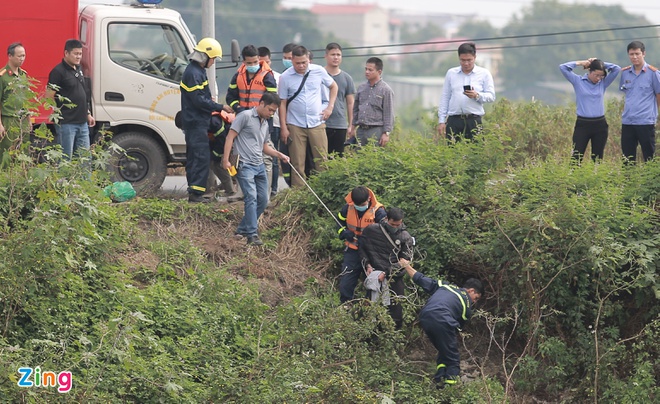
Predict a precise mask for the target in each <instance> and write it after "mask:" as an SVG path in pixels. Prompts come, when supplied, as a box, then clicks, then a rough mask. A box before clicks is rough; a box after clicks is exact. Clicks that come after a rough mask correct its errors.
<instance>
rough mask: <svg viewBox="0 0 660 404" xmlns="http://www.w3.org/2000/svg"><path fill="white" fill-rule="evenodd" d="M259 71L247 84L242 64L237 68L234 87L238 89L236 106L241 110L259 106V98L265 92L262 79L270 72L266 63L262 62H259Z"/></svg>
mask: <svg viewBox="0 0 660 404" xmlns="http://www.w3.org/2000/svg"><path fill="white" fill-rule="evenodd" d="M259 64H260V65H261V69H260V70H259V71H258V72H257V73H256V74H255V75H254V77H252V81H250V83H249V84H248V79H247V75H248V72H247V69H246V68H245V65H244V64H242V65H241V67H239V68H238V77H236V86H237V87H238V105H240V106H241V107H243V108H252V107H256V106H257V105H259V101H260V100H261V96H262V95H264V93H265V92H266V91H267V89H266V85H265V84H264V77H266V75H267V74H268V73H270V72H272V70H271V68H270V66H269V65H268V63H266V62H264V61H263V60H261V61H259Z"/></svg>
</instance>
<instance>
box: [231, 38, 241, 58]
mask: <svg viewBox="0 0 660 404" xmlns="http://www.w3.org/2000/svg"><path fill="white" fill-rule="evenodd" d="M231 61H232V63H239V62H240V61H241V48H240V46H239V45H238V40H236V39H232V40H231Z"/></svg>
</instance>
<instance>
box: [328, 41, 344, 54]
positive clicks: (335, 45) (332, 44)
mask: <svg viewBox="0 0 660 404" xmlns="http://www.w3.org/2000/svg"><path fill="white" fill-rule="evenodd" d="M333 49H339V50H341V45H339V44H338V43H337V42H330V43H329V44H327V45H325V53H328V52H330V51H331V50H333Z"/></svg>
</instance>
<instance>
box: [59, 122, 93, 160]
mask: <svg viewBox="0 0 660 404" xmlns="http://www.w3.org/2000/svg"><path fill="white" fill-rule="evenodd" d="M55 132H57V143H59V145H60V146H62V151H63V152H64V154H66V155H67V157H68V158H69V160H71V157H72V156H73V155H74V153H75V154H76V155H78V150H80V149H85V150H89V126H87V122H85V123H63V124H61V125H55Z"/></svg>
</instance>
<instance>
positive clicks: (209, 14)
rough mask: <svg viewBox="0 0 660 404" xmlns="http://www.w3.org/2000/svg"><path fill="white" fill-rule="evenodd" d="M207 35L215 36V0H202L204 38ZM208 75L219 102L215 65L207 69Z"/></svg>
mask: <svg viewBox="0 0 660 404" xmlns="http://www.w3.org/2000/svg"><path fill="white" fill-rule="evenodd" d="M207 37H208V38H215V0H202V38H207ZM200 39H201V38H200ZM218 42H220V41H218ZM223 53H224V52H223ZM206 75H207V76H208V78H209V88H210V89H211V96H212V97H214V99H215V101H216V102H217V101H218V86H217V85H216V80H215V66H212V67H211V68H209V69H206Z"/></svg>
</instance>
